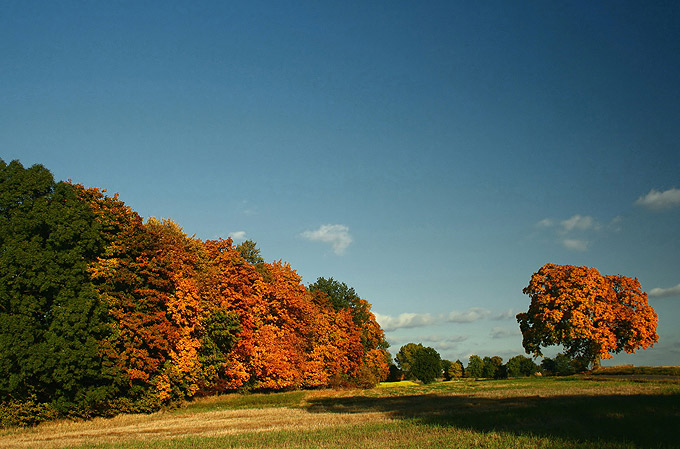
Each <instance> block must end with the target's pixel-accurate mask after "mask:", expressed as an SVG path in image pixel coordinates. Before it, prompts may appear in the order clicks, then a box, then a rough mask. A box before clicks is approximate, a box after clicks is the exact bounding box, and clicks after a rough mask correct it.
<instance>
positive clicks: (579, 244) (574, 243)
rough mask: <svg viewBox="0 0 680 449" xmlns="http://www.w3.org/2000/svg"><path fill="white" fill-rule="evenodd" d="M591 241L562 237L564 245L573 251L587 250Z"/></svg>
mask: <svg viewBox="0 0 680 449" xmlns="http://www.w3.org/2000/svg"><path fill="white" fill-rule="evenodd" d="M588 244H589V242H588V241H587V240H581V239H562V246H564V247H565V248H567V249H570V250H572V251H586V250H587V249H588Z"/></svg>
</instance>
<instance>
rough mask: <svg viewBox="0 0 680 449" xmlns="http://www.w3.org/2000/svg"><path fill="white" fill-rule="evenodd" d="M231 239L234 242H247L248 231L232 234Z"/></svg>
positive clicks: (230, 234)
mask: <svg viewBox="0 0 680 449" xmlns="http://www.w3.org/2000/svg"><path fill="white" fill-rule="evenodd" d="M229 237H231V238H232V239H233V240H234V241H240V240H245V239H246V231H235V232H230V233H229Z"/></svg>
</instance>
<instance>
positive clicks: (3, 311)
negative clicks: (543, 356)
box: [0, 160, 389, 420]
mask: <svg viewBox="0 0 680 449" xmlns="http://www.w3.org/2000/svg"><path fill="white" fill-rule="evenodd" d="M387 346H388V345H387V343H386V340H385V337H384V334H383V331H382V329H381V328H380V326H379V325H378V323H377V322H376V320H375V316H374V315H373V313H372V312H371V306H370V304H369V303H368V302H367V301H365V300H364V299H362V298H360V297H359V296H358V295H357V294H356V292H355V291H354V290H353V289H351V288H349V287H347V286H346V285H345V284H344V283H341V282H338V281H335V280H334V279H332V278H329V279H326V278H319V279H318V280H317V281H316V282H315V283H313V284H311V285H309V286H307V287H305V286H304V285H303V284H302V283H301V277H300V276H299V275H298V274H297V273H296V271H295V270H294V269H293V268H292V267H291V266H290V265H289V264H288V263H286V262H283V261H276V262H271V263H268V262H265V261H264V260H263V259H262V257H261V256H260V252H259V249H258V248H257V247H256V245H255V243H254V242H252V241H246V242H243V243H241V244H240V245H234V242H233V241H232V240H231V239H226V240H223V239H217V240H205V241H202V240H200V239H198V238H196V237H194V236H189V235H187V234H186V233H185V232H184V231H183V230H182V228H181V227H179V226H178V225H177V224H175V223H174V222H173V221H172V220H170V219H163V220H158V219H155V218H150V219H148V220H146V221H145V220H143V219H142V217H141V216H140V215H139V214H138V213H137V212H135V211H134V210H132V209H131V208H130V207H129V206H127V205H126V204H125V203H124V202H123V201H121V200H120V199H119V197H118V195H117V194H116V195H113V196H108V195H107V194H106V191H105V190H103V189H98V188H86V187H84V186H83V185H80V184H73V183H71V182H70V181H69V182H62V181H60V182H55V181H54V178H53V176H52V174H51V173H50V171H49V170H47V169H46V168H45V167H43V166H42V165H34V166H32V167H29V168H24V167H23V166H22V164H21V163H20V162H18V161H12V162H10V163H9V164H7V163H5V162H4V161H2V160H0V403H1V404H2V405H1V407H4V408H3V410H5V411H8V410H14V411H13V412H12V413H14V414H15V415H17V413H18V415H17V416H19V415H21V414H22V413H23V415H21V416H24V415H25V416H24V418H25V419H26V420H30V419H33V418H31V416H33V417H34V418H35V419H39V417H37V416H38V415H44V416H47V415H49V416H84V417H88V416H102V415H103V416H107V415H112V414H115V413H120V412H127V411H153V410H157V409H159V408H160V407H162V406H164V405H167V404H170V403H172V402H175V401H179V400H182V399H186V398H191V397H193V396H196V395H201V394H214V393H221V392H226V391H236V390H243V389H250V390H253V389H255V390H285V389H293V388H319V387H328V386H341V385H352V386H360V387H369V386H374V385H375V384H377V383H378V382H379V381H380V380H382V379H383V378H385V377H386V375H387V373H388V359H389V355H388V353H387V351H386V348H387ZM17 410H19V411H18V412H17ZM8 413H9V412H8ZM0 415H2V413H0ZM0 418H2V416H0ZM24 418H22V419H24ZM17 419H19V418H17Z"/></svg>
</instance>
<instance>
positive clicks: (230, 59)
mask: <svg viewBox="0 0 680 449" xmlns="http://www.w3.org/2000/svg"><path fill="white" fill-rule="evenodd" d="M0 11H1V13H0V56H1V60H2V64H0V157H1V158H2V159H3V160H5V161H10V160H13V159H19V160H20V161H21V162H22V163H23V164H24V165H27V166H28V165H32V164H34V163H41V164H44V165H45V166H46V167H47V168H49V169H50V170H51V171H52V172H53V173H54V175H55V177H56V178H57V179H69V178H70V179H72V180H74V181H75V182H80V183H83V184H85V185H86V186H93V187H103V188H106V189H108V191H109V192H110V193H113V192H118V193H120V195H121V198H122V199H123V200H124V201H125V202H126V203H127V204H129V205H130V206H131V207H132V208H133V209H135V210H136V211H138V212H139V213H140V214H141V215H142V216H144V217H151V216H155V217H169V218H172V219H173V220H174V221H176V222H177V223H178V224H180V225H181V226H183V227H184V229H185V231H186V232H188V233H189V234H194V233H195V234H196V236H197V237H199V238H201V239H212V238H217V237H225V238H226V237H228V236H229V235H232V236H234V237H236V238H237V239H243V238H248V239H252V240H254V241H256V242H257V243H258V246H259V247H260V248H261V250H262V255H263V256H264V257H265V259H266V260H268V261H273V260H279V259H283V260H285V261H288V262H290V263H291V265H292V266H293V267H294V268H295V269H297V271H298V273H299V274H300V275H301V276H302V277H303V282H304V283H305V284H309V283H312V282H314V281H315V280H316V278H317V277H319V276H323V277H333V278H335V279H337V280H340V281H343V282H345V283H347V284H348V285H350V286H352V287H354V288H355V289H356V291H357V292H358V293H359V294H360V295H361V296H362V297H364V298H365V299H367V300H368V301H369V302H370V303H372V304H373V311H374V312H375V313H376V314H377V316H378V319H379V321H380V323H381V324H382V326H383V327H384V329H385V330H386V331H387V336H388V339H389V341H390V342H391V344H392V348H391V351H392V353H393V354H395V353H396V352H397V351H398V350H399V347H400V346H401V345H403V344H405V343H408V342H422V343H423V344H425V345H426V346H432V347H434V348H435V349H437V350H438V351H439V352H440V353H441V354H442V356H443V357H445V358H449V359H452V360H455V359H461V360H464V361H467V357H468V356H469V355H470V354H478V355H481V356H485V355H489V356H491V355H501V356H502V357H503V358H504V359H505V360H507V359H508V358H509V357H511V356H513V355H516V354H520V353H523V349H522V346H521V334H520V333H519V329H518V325H517V323H516V320H515V319H514V315H515V314H516V313H518V312H522V311H526V309H527V307H528V304H529V298H528V297H526V296H524V295H523V294H522V288H523V287H525V286H526V285H527V284H528V282H529V279H530V277H531V274H532V273H533V272H535V271H537V270H538V269H539V268H540V267H541V266H542V265H544V264H545V263H547V262H552V263H558V264H573V265H587V266H592V267H596V268H598V269H599V270H600V271H601V272H602V273H604V274H621V275H626V276H631V277H638V278H639V280H640V282H641V284H642V287H643V289H644V290H646V291H648V292H650V296H651V297H650V303H651V304H652V306H653V307H654V308H655V310H656V311H657V313H658V314H659V327H658V333H659V336H660V342H659V343H658V344H657V345H656V346H655V348H654V349H650V350H646V351H639V352H638V353H636V354H634V355H632V356H628V355H621V356H617V357H615V358H614V359H613V361H610V362H609V364H616V363H634V364H636V365H678V364H680V328H679V327H678V326H677V323H678V322H679V321H680V237H679V235H680V190H679V189H680V146H679V144H678V142H679V141H680V6H679V5H678V4H677V3H675V2H657V3H656V4H650V3H640V2H625V1H624V2H614V3H613V2H570V3H569V4H559V5H555V4H549V3H544V2H538V3H536V2H516V3H513V5H512V6H509V5H508V3H507V2H503V1H498V2H448V1H447V2H434V1H432V2H353V1H342V2H311V1H310V2H308V1H295V2H287V1H277V2H269V1H247V2H210V1H197V2H178V1H164V2H136V1H135V2H132V1H110V2H85V1H82V2H69V1H64V2H31V1H14V0H9V1H4V2H3V3H2V6H0Z"/></svg>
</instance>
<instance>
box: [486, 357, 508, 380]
mask: <svg viewBox="0 0 680 449" xmlns="http://www.w3.org/2000/svg"><path fill="white" fill-rule="evenodd" d="M483 362H484V368H483V369H482V377H486V378H487V379H495V378H497V377H502V374H503V373H502V372H501V367H502V366H503V359H502V358H500V357H499V356H497V355H495V356H493V357H484V359H483Z"/></svg>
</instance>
